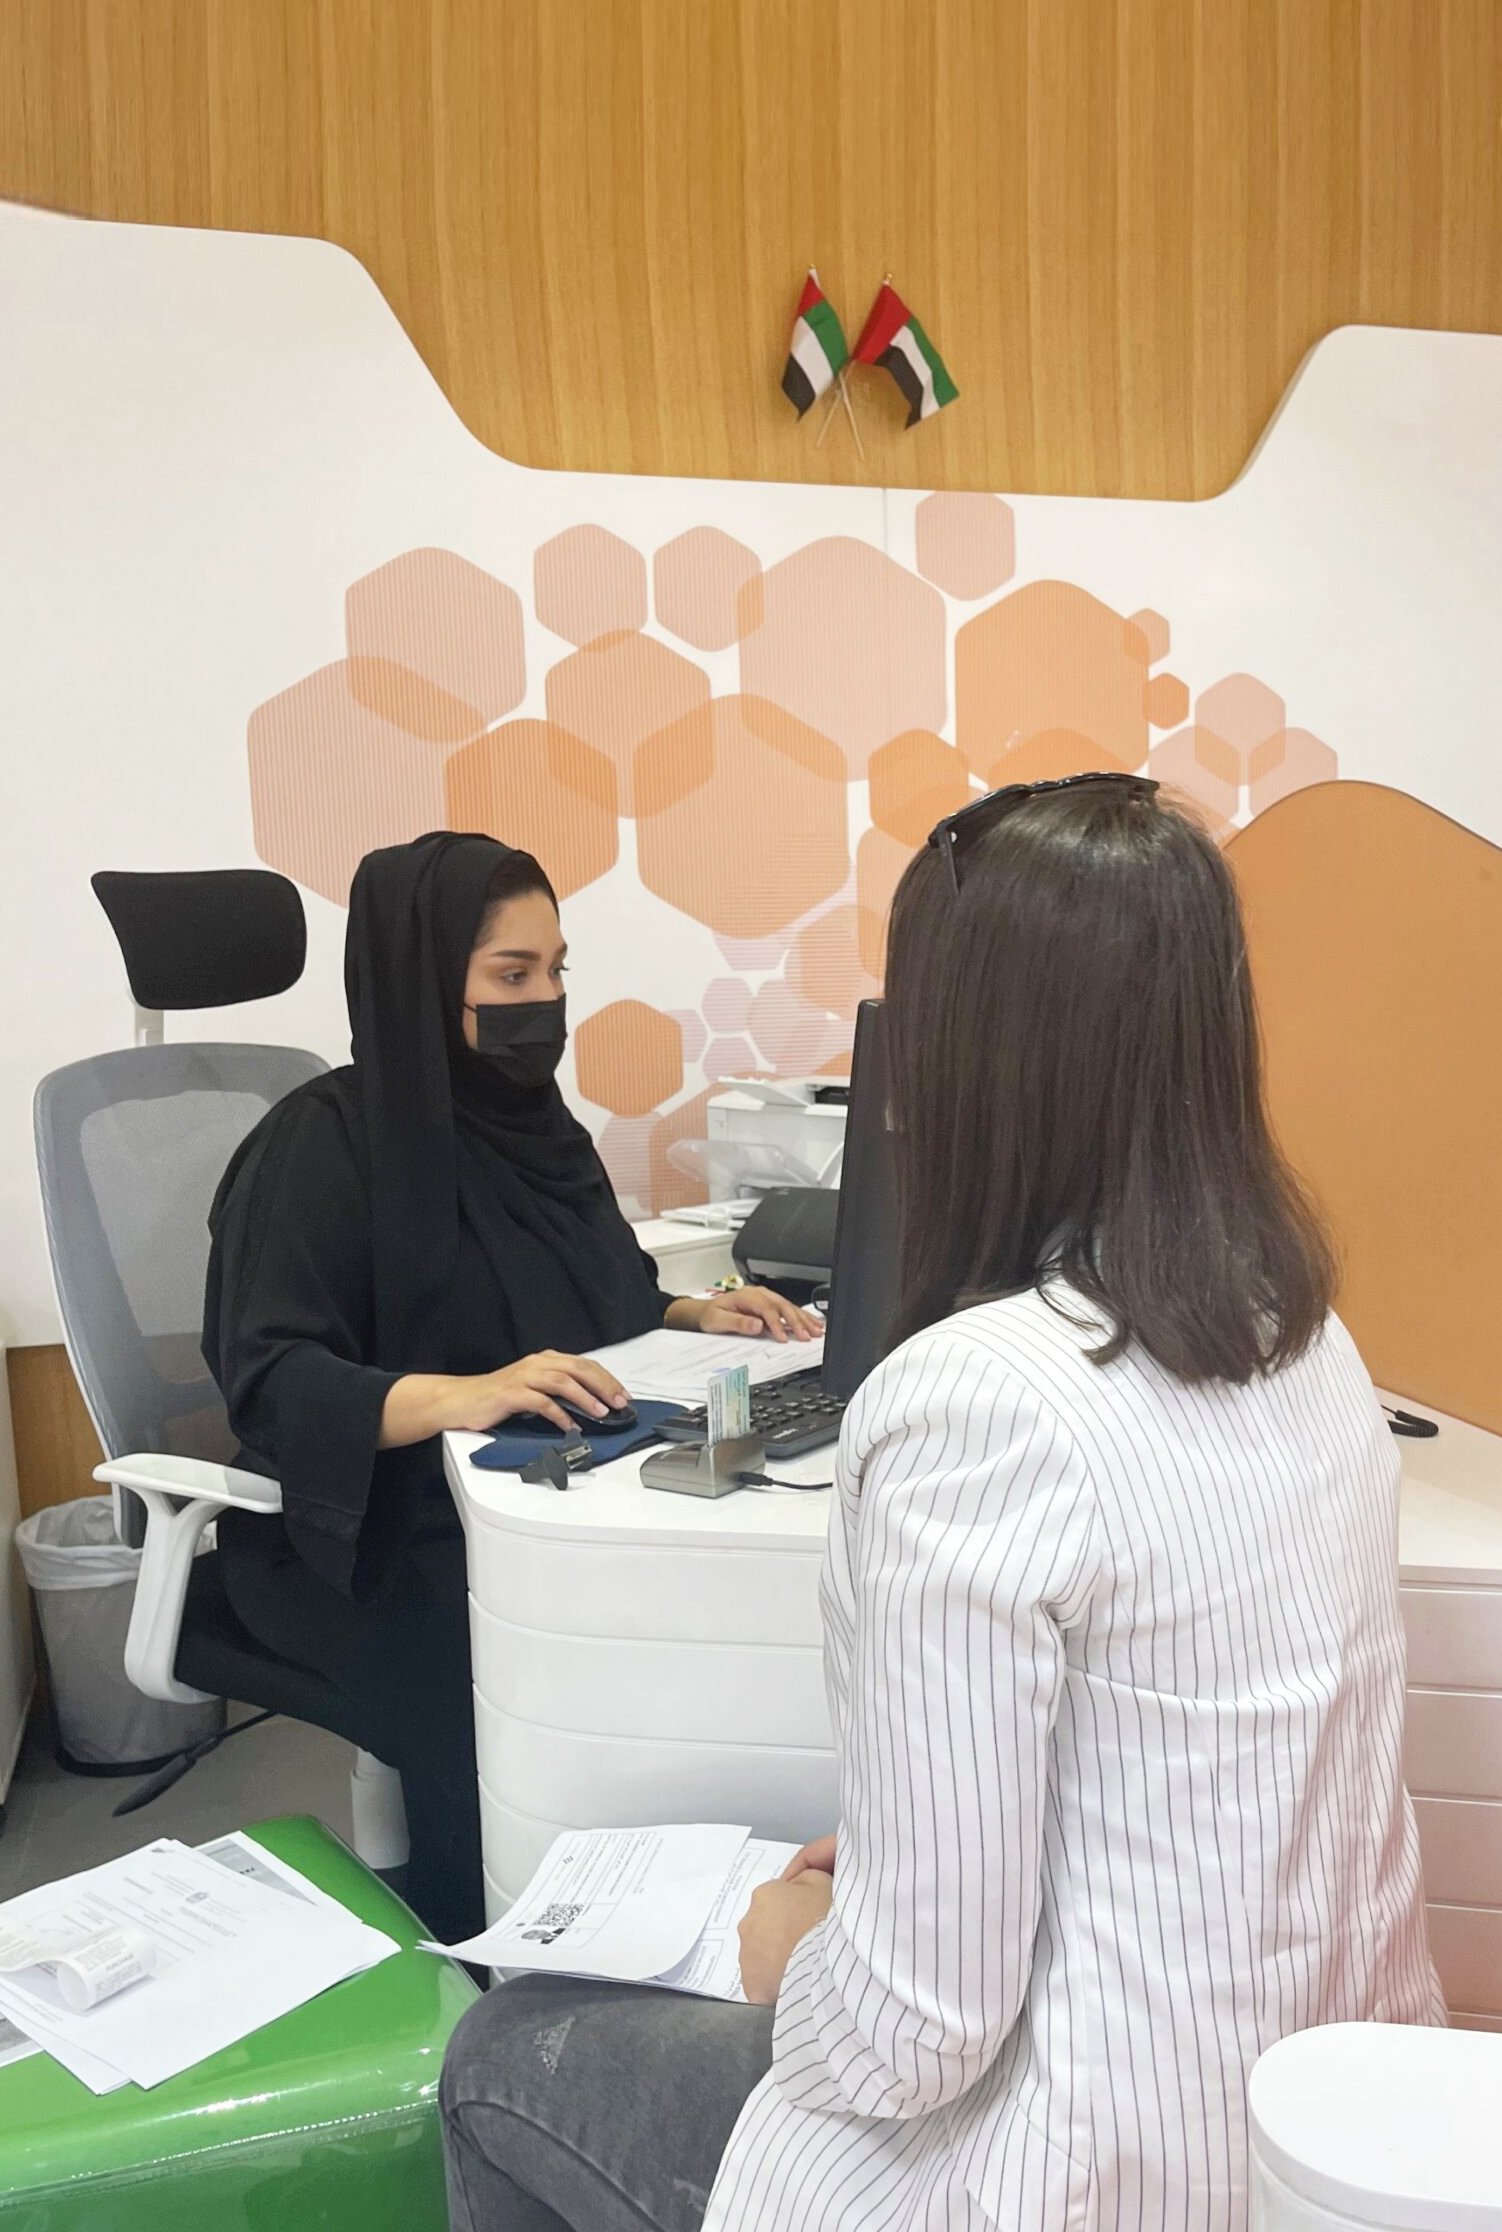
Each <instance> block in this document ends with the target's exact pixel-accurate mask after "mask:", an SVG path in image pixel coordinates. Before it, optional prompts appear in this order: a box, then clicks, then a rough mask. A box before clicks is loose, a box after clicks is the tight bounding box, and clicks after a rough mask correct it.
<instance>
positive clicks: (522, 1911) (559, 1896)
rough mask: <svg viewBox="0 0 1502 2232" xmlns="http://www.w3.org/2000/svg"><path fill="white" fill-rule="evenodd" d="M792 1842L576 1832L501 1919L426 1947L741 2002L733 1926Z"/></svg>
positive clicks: (738, 1835)
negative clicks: (457, 1939)
mask: <svg viewBox="0 0 1502 2232" xmlns="http://www.w3.org/2000/svg"><path fill="white" fill-rule="evenodd" d="M797 1850H798V1847H797V1846H796V1845H790V1844H770V1843H767V1842H766V1841H764V1840H763V1839H761V1838H759V1837H752V1836H749V1835H748V1834H747V1832H746V1831H745V1830H744V1829H715V1828H662V1829H580V1830H572V1831H569V1832H568V1833H567V1834H565V1835H564V1836H562V1837H560V1838H559V1839H558V1840H557V1842H556V1843H555V1844H554V1845H553V1847H552V1849H551V1851H550V1852H549V1853H548V1856H547V1858H546V1859H545V1860H544V1861H543V1863H542V1866H541V1867H540V1868H539V1869H538V1871H537V1873H536V1875H535V1876H533V1878H532V1881H531V1882H530V1883H529V1884H528V1885H527V1888H526V1890H525V1891H523V1893H522V1894H521V1897H520V1898H519V1899H518V1900H517V1901H516V1903H515V1905H514V1906H513V1907H512V1908H511V1910H510V1912H509V1913H508V1914H507V1915H506V1916H505V1918H504V1920H502V1921H500V1922H497V1923H495V1924H493V1925H492V1927H491V1928H490V1929H488V1930H484V1931H482V1932H481V1934H480V1935H479V1936H478V1937H473V1938H469V1939H467V1940H466V1942H465V1943H464V1944H463V1945H453V1946H448V1947H443V1946H436V1945H435V1946H430V1947H429V1948H428V1950H429V1951H430V1952H434V1953H438V1952H444V1951H447V1952H449V1953H451V1954H452V1955H453V1956H454V1957H455V1958H456V1959H457V1960H461V1961H475V1962H479V1963H481V1964H483V1965H485V1966H488V1967H491V1968H498V1969H511V1970H532V1971H540V1972H542V1973H544V1974H547V1975H551V1976H584V1977H590V1978H602V1979H605V1980H607V1981H610V1982H613V1983H618V1984H655V1985H660V1986H662V1987H664V1988H665V1989H667V1990H669V1991H674V1992H692V1993H695V1994H697V1995H698V1996H699V1997H701V1998H704V1999H726V2000H738V1999H741V1998H742V1997H743V1996H744V1995H743V1994H742V1991H741V1964H740V1939H739V1935H738V1931H739V1926H740V1923H741V1921H742V1919H743V1917H744V1915H745V1912H746V1909H747V1907H748V1906H749V1905H750V1903H751V1894H752V1892H753V1891H755V1890H756V1888H757V1887H758V1885H760V1884H763V1883H770V1882H772V1881H773V1880H774V1878H775V1877H777V1876H780V1875H781V1873H782V1871H783V1869H784V1868H785V1867H786V1866H787V1864H788V1862H789V1861H790V1860H791V1859H792V1857H793V1855H794V1853H795V1852H796V1851H797Z"/></svg>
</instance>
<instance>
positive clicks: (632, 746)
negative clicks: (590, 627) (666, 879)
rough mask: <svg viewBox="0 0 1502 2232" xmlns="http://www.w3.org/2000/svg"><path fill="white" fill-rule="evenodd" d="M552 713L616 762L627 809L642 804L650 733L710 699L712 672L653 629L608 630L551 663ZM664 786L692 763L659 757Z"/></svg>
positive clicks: (622, 802) (549, 701) (622, 801)
mask: <svg viewBox="0 0 1502 2232" xmlns="http://www.w3.org/2000/svg"><path fill="white" fill-rule="evenodd" d="M546 695H547V706H548V718H549V720H551V721H554V722H556V724H557V725H558V727H559V728H564V729H567V730H568V732H569V734H570V735H571V736H578V737H582V738H583V740H584V742H585V743H586V744H592V745H593V746H594V748H595V750H596V751H597V752H603V753H604V754H605V756H606V758H607V759H609V760H611V761H612V762H613V763H614V766H615V771H616V776H617V779H618V782H619V786H620V794H619V795H620V810H621V812H622V813H623V814H634V813H635V812H636V777H635V769H636V757H637V752H638V750H639V748H640V746H641V744H642V742H643V740H644V739H645V738H646V737H649V736H651V735H653V734H654V733H655V732H656V731H657V730H659V729H665V728H668V727H670V726H671V725H672V723H673V722H675V721H681V720H682V719H683V718H684V716H685V715H686V714H688V713H689V712H691V711H692V710H693V709H694V707H696V706H700V705H707V704H708V703H709V677H708V675H706V674H705V672H704V670H703V668H702V667H697V666H694V665H692V664H691V663H690V661H689V660H687V659H685V658H681V657H680V656H679V654H678V653H677V652H676V651H670V650H669V649H668V647H667V645H666V644H664V643H657V642H654V641H653V639H652V637H651V636H644V635H626V634H623V635H610V636H602V637H601V638H600V640H599V642H598V643H591V644H589V645H588V646H587V647H586V648H585V649H584V650H582V651H574V652H571V653H570V654H569V656H568V657H567V658H566V659H560V660H559V662H558V664H557V666H555V667H552V668H550V669H549V672H548V679H547V686H546ZM654 766H655V767H656V770H657V781H658V785H659V788H660V789H664V788H665V789H668V790H671V789H672V788H673V786H674V785H675V783H676V782H677V781H678V780H680V779H682V778H683V777H684V775H685V772H686V771H685V770H681V769H678V768H676V767H674V766H673V765H672V764H671V763H670V762H668V761H665V760H663V759H662V757H661V755H659V756H658V758H657V759H656V760H655V761H654Z"/></svg>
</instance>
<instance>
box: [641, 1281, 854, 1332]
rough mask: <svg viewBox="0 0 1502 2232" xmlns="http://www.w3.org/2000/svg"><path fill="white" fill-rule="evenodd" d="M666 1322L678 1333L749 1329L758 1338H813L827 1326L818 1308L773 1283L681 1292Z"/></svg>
mask: <svg viewBox="0 0 1502 2232" xmlns="http://www.w3.org/2000/svg"><path fill="white" fill-rule="evenodd" d="M662 1322H663V1324H664V1325H667V1326H671V1327H672V1329H673V1331H674V1332H675V1333H746V1334H749V1335H750V1337H751V1338H752V1339H753V1340H755V1339H756V1338H757V1337H758V1336H759V1335H761V1334H764V1333H770V1334H771V1336H772V1338H773V1340H774V1341H788V1340H793V1341H813V1340H817V1338H818V1336H819V1335H820V1334H821V1333H822V1332H823V1330H824V1320H823V1319H822V1318H821V1317H820V1316H819V1315H818V1313H817V1312H816V1311H814V1310H800V1309H799V1307H798V1305H797V1303H796V1302H789V1301H787V1300H786V1299H785V1297H784V1296H782V1295H780V1294H774V1293H773V1292H772V1289H771V1288H770V1287H759V1286H743V1287H728V1288H727V1289H726V1290H725V1292H724V1293H723V1294H680V1295H679V1297H678V1299H677V1300H676V1301H675V1302H671V1303H669V1305H668V1314H667V1316H666V1317H665V1318H664V1319H663V1321H662Z"/></svg>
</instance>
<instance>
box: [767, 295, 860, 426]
mask: <svg viewBox="0 0 1502 2232" xmlns="http://www.w3.org/2000/svg"><path fill="white" fill-rule="evenodd" d="M849 361H850V348H849V344H848V343H847V341H846V339H845V329H844V327H843V326H842V325H841V324H840V321H839V319H838V318H837V317H836V316H835V314H834V312H833V310H832V309H831V308H830V306H829V304H828V303H827V302H826V301H825V300H824V296H823V292H822V290H821V289H820V286H819V274H818V273H817V272H816V271H812V270H811V271H810V272H809V275H808V278H807V279H806V281H805V282H804V287H803V295H802V299H801V300H800V302H799V304H798V318H797V322H796V324H795V325H794V327H793V338H792V342H791V344H790V345H789V348H788V360H787V367H786V369H785V370H784V372H783V375H782V392H783V394H784V395H785V396H786V397H787V399H788V401H789V402H790V403H791V404H792V406H793V409H794V410H795V411H796V412H797V414H798V416H799V418H802V416H803V414H804V412H805V411H806V410H807V409H808V407H809V405H810V404H811V403H817V401H818V400H819V397H820V396H821V395H822V394H823V393H824V390H825V389H826V388H827V387H828V385H829V383H830V381H831V380H832V379H833V378H834V376H835V374H836V373H837V372H838V371H839V370H840V369H841V367H842V366H843V365H846V364H848V363H849Z"/></svg>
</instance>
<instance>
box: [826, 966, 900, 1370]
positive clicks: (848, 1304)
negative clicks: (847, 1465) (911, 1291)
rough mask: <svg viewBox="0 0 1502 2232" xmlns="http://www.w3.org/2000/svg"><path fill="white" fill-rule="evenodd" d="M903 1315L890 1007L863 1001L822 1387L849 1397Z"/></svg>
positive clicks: (852, 1067)
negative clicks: (889, 1070)
mask: <svg viewBox="0 0 1502 2232" xmlns="http://www.w3.org/2000/svg"><path fill="white" fill-rule="evenodd" d="M896 1315H897V1169H896V1162H895V1158H894V1156H893V1153H892V1118H891V1090H890V1085H889V1082H888V1073H887V1032H886V1010H885V1008H884V1006H883V1005H882V1002H881V1001H880V1000H862V1002H861V1004H860V1009H859V1012H858V1013H857V1015H856V1019H855V1051H854V1053H853V1055H852V1057H851V1062H850V1107H849V1111H848V1114H847V1116H846V1119H845V1159H844V1161H843V1163H842V1165H841V1167H840V1206H839V1213H838V1217H837V1220H836V1223H835V1232H834V1262H833V1265H832V1266H831V1269H830V1274H829V1314H828V1319H827V1324H826V1330H825V1335H824V1363H823V1369H822V1371H821V1373H820V1386H821V1387H822V1389H823V1391H824V1393H825V1394H826V1395H831V1396H833V1397H834V1398H835V1400H836V1401H837V1402H841V1403H848V1402H849V1400H850V1398H851V1396H852V1395H853V1394H854V1393H855V1391H856V1389H857V1388H858V1387H859V1386H860V1384H861V1381H862V1380H863V1379H865V1378H866V1377H867V1376H868V1375H869V1374H870V1373H871V1372H872V1371H873V1370H874V1369H875V1367H876V1366H877V1365H878V1364H879V1363H880V1362H881V1359H882V1358H883V1357H884V1356H885V1355H886V1353H887V1350H888V1348H889V1347H890V1346H891V1334H892V1326H893V1322H894V1320H895V1318H896Z"/></svg>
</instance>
